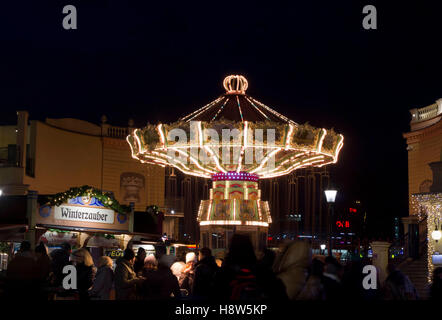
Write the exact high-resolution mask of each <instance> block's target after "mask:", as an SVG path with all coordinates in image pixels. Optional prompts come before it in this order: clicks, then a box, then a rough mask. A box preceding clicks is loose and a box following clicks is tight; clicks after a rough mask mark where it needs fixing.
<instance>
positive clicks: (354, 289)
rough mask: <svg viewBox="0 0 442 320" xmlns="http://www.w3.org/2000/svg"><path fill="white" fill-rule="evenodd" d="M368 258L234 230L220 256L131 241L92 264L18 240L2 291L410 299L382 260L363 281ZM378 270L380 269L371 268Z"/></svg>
mask: <svg viewBox="0 0 442 320" xmlns="http://www.w3.org/2000/svg"><path fill="white" fill-rule="evenodd" d="M367 263H368V262H367V261H364V260H363V259H357V260H354V261H350V262H348V263H347V264H345V266H344V265H342V264H341V263H340V262H339V261H338V260H337V259H336V258H334V257H332V256H328V257H325V256H312V249H311V245H310V244H309V243H308V242H304V241H291V242H287V243H285V244H284V245H282V246H281V248H279V250H277V251H274V250H270V249H266V250H264V251H263V252H261V253H260V254H259V255H258V257H257V255H256V254H255V251H254V248H253V246H252V243H251V242H250V239H249V238H248V237H247V236H244V235H239V234H237V235H234V236H233V237H232V239H231V245H230V248H229V250H228V252H227V255H226V256H225V259H224V260H221V259H215V257H214V256H213V255H212V251H211V250H210V249H209V248H202V249H200V250H199V251H198V253H197V254H196V253H194V252H188V253H187V254H186V255H185V257H183V258H182V259H179V258H178V259H177V257H175V256H173V255H166V254H163V255H161V256H155V255H152V254H150V255H147V254H146V252H145V251H144V249H142V248H139V249H138V252H137V255H135V253H134V251H133V250H132V249H130V248H127V249H126V250H124V255H123V256H122V257H120V258H119V259H117V261H116V267H115V270H114V269H113V261H112V259H111V258H110V257H107V256H103V257H100V258H99V259H98V262H97V265H96V266H95V265H94V261H93V259H92V256H91V254H90V253H89V251H88V250H87V249H86V248H81V249H78V250H74V251H72V250H71V247H70V246H69V244H67V243H66V244H63V246H62V247H61V248H60V249H57V250H54V251H53V252H52V253H51V254H50V255H49V254H48V249H47V247H46V246H45V245H44V244H43V243H40V244H39V245H38V246H37V247H36V248H35V250H34V251H32V250H31V246H30V244H29V242H26V241H24V242H23V243H22V244H21V247H20V250H19V252H18V253H17V254H16V255H15V257H14V258H13V259H12V260H11V262H10V264H9V266H8V269H7V275H6V282H5V288H4V289H5V292H6V295H5V297H6V298H17V297H19V298H20V299H23V298H26V297H29V298H33V299H35V298H37V299H38V298H40V299H49V300H51V299H79V300H110V299H116V300H158V299H159V300H165V299H182V300H194V301H201V300H216V301H223V300H231V301H232V300H233V301H278V302H279V301H288V300H300V301H306V300H316V301H317V300H324V301H333V300H338V299H339V300H340V301H342V300H368V301H372V300H417V299H419V296H418V294H417V292H416V289H415V288H414V286H413V284H412V283H411V281H410V280H409V278H408V277H407V276H406V275H404V274H403V273H402V272H401V271H399V270H397V269H396V268H395V267H394V266H393V265H389V266H388V276H387V278H386V280H385V281H384V283H380V281H379V278H378V279H377V281H378V283H377V286H376V287H377V288H376V289H368V290H367V289H364V287H363V279H364V276H365V274H364V273H363V272H362V270H363V268H364V266H365V265H366V264H367ZM66 265H73V266H75V269H76V271H77V272H76V274H77V286H76V289H75V290H74V289H70V290H66V289H65V288H63V281H64V279H65V277H66V274H65V273H63V268H64V267H65V266H66ZM378 274H379V273H378ZM430 293H431V294H430V295H431V298H432V299H439V298H441V297H442V268H437V269H436V270H434V273H433V282H432V286H431V288H430Z"/></svg>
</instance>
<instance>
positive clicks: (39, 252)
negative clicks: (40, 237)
mask: <svg viewBox="0 0 442 320" xmlns="http://www.w3.org/2000/svg"><path fill="white" fill-rule="evenodd" d="M35 258H36V267H37V270H36V271H37V277H38V283H39V284H38V285H39V291H40V294H42V295H44V296H45V297H46V299H45V300H47V297H48V289H49V285H50V284H49V274H50V272H51V263H52V262H51V258H50V257H49V255H48V248H47V247H46V246H45V244H44V243H43V242H40V244H39V245H38V246H37V247H35Z"/></svg>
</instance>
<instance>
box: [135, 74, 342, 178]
mask: <svg viewBox="0 0 442 320" xmlns="http://www.w3.org/2000/svg"><path fill="white" fill-rule="evenodd" d="M223 85H224V88H225V89H226V92H225V93H224V94H223V95H221V96H220V97H218V98H217V99H215V100H214V101H212V102H211V103H209V104H207V105H205V106H204V107H202V108H200V109H198V110H196V111H194V112H192V113H190V114H189V115H187V116H185V117H183V118H181V119H180V120H178V121H177V122H174V123H170V124H163V123H159V124H158V125H152V124H147V125H146V127H144V128H142V129H135V130H133V131H132V133H131V134H130V135H129V136H128V137H127V142H128V143H129V145H130V148H131V152H132V157H133V158H134V159H137V160H139V161H141V162H142V163H150V164H156V165H160V166H172V167H175V168H177V169H178V170H180V171H182V172H183V173H185V174H188V175H194V176H199V177H204V178H212V176H213V175H215V174H217V173H227V172H237V173H239V172H248V173H251V174H255V175H257V176H258V177H259V179H265V178H273V177H277V176H281V175H285V174H289V173H290V172H292V171H294V170H297V169H301V168H306V167H322V166H324V165H328V164H333V163H336V162H337V161H338V157H339V153H340V151H341V149H342V147H343V141H344V137H343V135H342V134H338V133H336V132H335V131H334V130H333V129H324V128H316V127H313V126H311V125H310V124H308V123H306V124H298V123H296V122H294V121H292V120H290V119H288V118H287V117H285V116H284V115H282V114H280V113H278V112H276V111H275V110H273V109H272V108H270V107H268V106H266V105H264V104H262V103H261V102H259V101H258V100H256V99H254V98H252V97H250V96H249V95H247V94H246V90H247V88H248V85H249V84H248V82H247V79H246V78H245V77H243V76H240V75H232V76H228V77H226V78H225V79H224V82H223ZM226 129H227V130H230V132H235V134H236V135H235V137H232V138H229V139H224V136H223V134H224V132H225V130H226ZM176 132H182V133H183V134H184V135H185V139H181V140H180V138H179V137H177V136H176ZM226 149H228V150H232V152H231V151H229V152H228V154H229V155H228V156H227V159H228V161H226V157H225V154H223V151H224V150H226ZM235 150H236V151H235ZM250 159H252V161H251V160H250Z"/></svg>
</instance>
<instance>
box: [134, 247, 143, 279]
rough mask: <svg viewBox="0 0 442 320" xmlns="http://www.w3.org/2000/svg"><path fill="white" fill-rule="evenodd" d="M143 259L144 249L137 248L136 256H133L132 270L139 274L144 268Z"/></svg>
mask: <svg viewBox="0 0 442 320" xmlns="http://www.w3.org/2000/svg"><path fill="white" fill-rule="evenodd" d="M144 259H146V250H144V249H143V248H141V247H140V248H138V252H137V257H136V258H135V263H134V271H135V273H136V274H137V275H140V274H141V272H142V271H143V268H144Z"/></svg>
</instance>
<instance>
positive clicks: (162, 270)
mask: <svg viewBox="0 0 442 320" xmlns="http://www.w3.org/2000/svg"><path fill="white" fill-rule="evenodd" d="M174 260H175V257H173V256H170V255H163V256H162V257H161V258H160V259H159V261H158V269H157V270H156V271H154V272H152V273H151V274H150V276H149V277H148V278H146V279H145V280H144V283H143V292H144V298H145V299H149V300H167V299H171V298H172V297H173V298H175V299H179V298H181V290H180V286H179V283H178V279H177V277H176V276H174V274H173V273H172V270H170V267H171V266H172V264H173V262H174Z"/></svg>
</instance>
